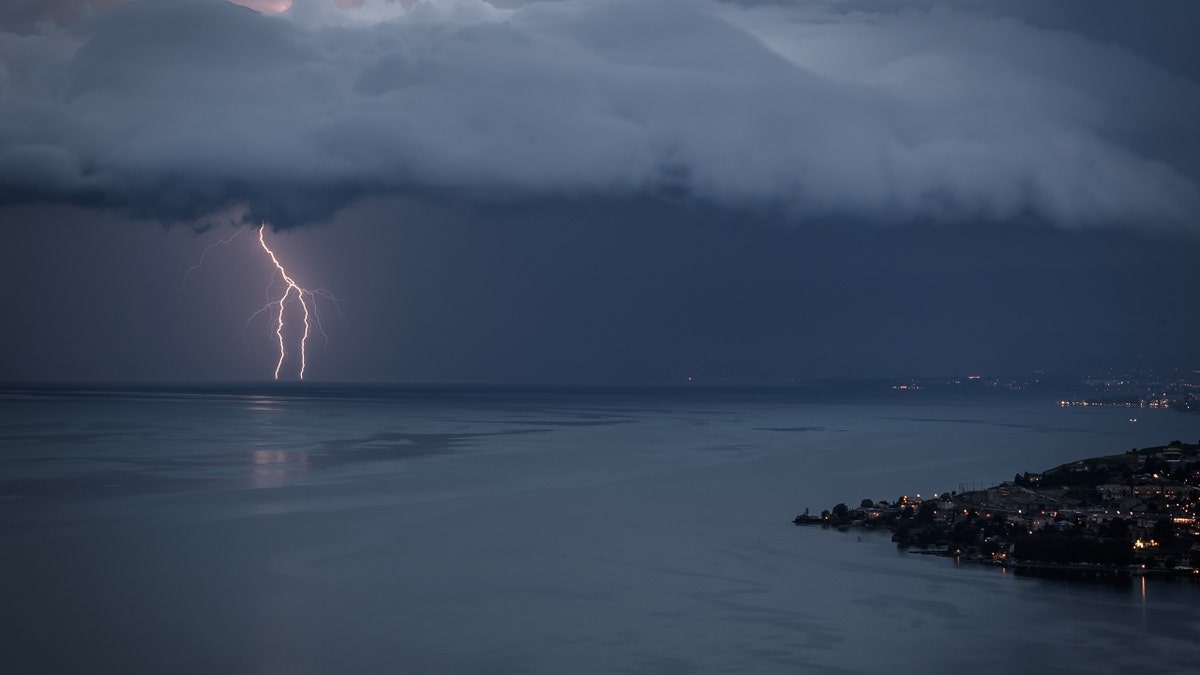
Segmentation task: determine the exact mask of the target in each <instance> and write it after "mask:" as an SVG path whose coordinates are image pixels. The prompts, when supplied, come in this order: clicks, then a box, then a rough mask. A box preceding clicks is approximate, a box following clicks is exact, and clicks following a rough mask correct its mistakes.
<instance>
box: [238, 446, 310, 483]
mask: <svg viewBox="0 0 1200 675" xmlns="http://www.w3.org/2000/svg"><path fill="white" fill-rule="evenodd" d="M250 456H251V458H252V461H253V462H254V468H253V470H252V471H251V472H250V476H251V479H252V480H251V484H252V485H253V486H254V487H256V488H272V487H279V486H280V485H283V484H284V483H285V482H286V481H287V480H288V479H289V478H290V477H292V476H295V475H296V474H299V473H304V472H307V471H308V470H309V465H308V453H307V452H304V451H302V450H254V451H252V452H251V455H250Z"/></svg>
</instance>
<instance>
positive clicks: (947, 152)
mask: <svg viewBox="0 0 1200 675" xmlns="http://www.w3.org/2000/svg"><path fill="white" fill-rule="evenodd" d="M0 59H2V61H0V202H5V203H15V202H28V201H52V202H64V203H75V204H85V205H103V206H110V207H118V208H123V209H129V210H131V211H133V212H135V213H139V214H142V215H147V216H151V217H156V218H161V219H164V220H194V219H197V218H202V217H205V216H210V215H212V214H214V213H219V212H224V211H227V210H229V209H231V208H235V207H241V208H242V211H241V213H243V214H244V215H245V217H247V218H249V219H252V220H259V219H266V220H269V221H271V222H272V223H274V224H276V225H278V226H288V225H295V224H301V223H310V222H318V221H320V220H322V219H324V218H326V217H328V216H329V215H330V214H331V213H333V212H334V211H336V210H337V209H338V208H340V207H342V206H345V205H347V204H349V203H350V202H352V201H354V200H357V199H360V198H363V197H368V196H376V195H390V194H414V193H437V194H447V195H453V196H454V197H455V198H463V199H477V200H511V199H518V200H525V199H541V198H545V197H552V198H574V197H582V198H596V197H600V198H607V197H616V198H628V197H638V196H644V195H659V196H663V197H665V198H668V199H678V200H687V201H696V202H701V203H711V204H715V205H720V206H724V207H731V208H749V209H768V210H772V211H776V212H778V213H779V214H781V216H782V217H783V218H786V219H792V220H797V221H803V220H813V219H817V220H830V219H834V220H854V221H871V222H930V221H934V222H943V223H959V222H961V223H969V222H980V221H983V222H1007V221H1037V222H1046V223H1050V224H1053V225H1058V226H1063V227H1090V226H1104V227H1108V226H1126V227H1151V228H1165V229H1176V230H1192V229H1195V228H1196V226H1197V225H1200V222H1198V220H1197V216H1198V215H1200V191H1198V190H1197V180H1196V179H1197V176H1196V162H1197V158H1196V148H1195V147H1194V145H1195V143H1194V141H1188V140H1186V139H1190V138H1191V137H1192V136H1193V135H1194V134H1193V132H1192V126H1193V124H1194V119H1197V118H1200V103H1198V101H1200V93H1198V89H1197V86H1196V85H1195V84H1194V83H1192V82H1190V81H1189V80H1187V79H1183V78H1181V77H1177V76H1173V75H1171V74H1168V73H1167V72H1165V71H1163V70H1160V69H1158V68H1157V67H1156V66H1154V65H1152V64H1151V63H1150V62H1148V61H1146V60H1143V59H1142V58H1140V57H1139V56H1138V55H1137V54H1135V53H1133V52H1132V51H1129V50H1126V49H1122V48H1118V47H1114V46H1111V45H1105V44H1100V43H1097V42H1093V41H1089V40H1088V39H1086V38H1084V37H1082V36H1080V35H1078V34H1074V33H1072V32H1070V31H1067V30H1046V29H1041V28H1037V27H1034V26H1031V25H1030V24H1027V23H1024V22H1022V21H1020V20H1018V19H1015V18H1006V17H1003V16H997V15H995V14H985V13H981V12H972V11H961V10H947V9H938V8H935V9H929V10H926V9H910V10H907V11H900V12H894V11H893V12H887V11H883V10H878V11H846V10H845V8H842V7H838V6H837V3H819V4H814V5H811V6H810V5H799V6H791V5H787V6H773V5H765V6H751V7H746V6H740V5H733V4H718V3H709V2H685V1H677V2H645V1H644V0H636V1H629V2H625V1H620V0H602V1H601V0H597V1H591V0H578V1H567V2H555V3H534V4H528V5H523V6H520V7H516V8H513V9H497V8H495V7H493V6H491V5H488V4H485V3H482V2H478V1H477V0H457V1H448V0H444V1H441V2H421V3H416V4H415V5H414V4H413V3H406V4H397V3H382V4H375V5H373V4H370V3H368V4H367V5H366V6H365V7H362V8H359V9H358V10H355V11H353V12H337V11H334V10H333V9H332V8H331V7H329V6H327V3H320V4H318V3H315V2H311V3H306V2H297V3H294V5H293V7H292V9H291V10H290V11H288V12H286V13H284V14H281V15H277V16H265V15H262V14H258V13H256V12H253V11H250V10H248V9H245V8H242V7H238V6H235V5H231V4H225V3H222V2H213V1H211V0H208V1H203V0H194V1H173V2H161V1H160V2H132V3H129V4H127V5H123V6H120V7H117V8H114V9H110V10H106V11H102V12H98V13H96V14H95V15H94V16H92V17H91V18H89V19H88V20H86V21H84V22H83V23H81V24H79V25H77V26H74V27H71V28H65V29H53V30H51V29H46V30H45V31H43V32H41V33H38V34H33V35H16V34H12V33H2V34H0ZM1189 143H1191V144H1192V145H1189Z"/></svg>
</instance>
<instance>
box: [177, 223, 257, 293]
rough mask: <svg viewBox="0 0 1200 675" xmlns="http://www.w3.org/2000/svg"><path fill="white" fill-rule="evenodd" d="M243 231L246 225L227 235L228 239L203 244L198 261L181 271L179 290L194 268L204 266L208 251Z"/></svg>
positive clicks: (226, 242)
mask: <svg viewBox="0 0 1200 675" xmlns="http://www.w3.org/2000/svg"><path fill="white" fill-rule="evenodd" d="M245 231H246V226H245V225H243V226H242V227H241V229H239V230H238V231H237V232H234V233H233V234H231V235H229V238H228V239H222V240H221V241H218V242H216V243H213V244H209V245H208V246H205V247H204V252H203V253H201V254H200V261H199V262H197V263H196V264H195V265H192V266H191V267H189V268H188V271H186V272H184V273H183V281H181V282H179V290H181V291H182V290H183V287H184V286H186V285H187V280H188V277H189V276H191V274H192V272H195V271H196V270H198V269H200V268H201V267H204V259H205V258H206V257H208V252H209V251H211V250H213V249H214V248H216V247H218V246H224V245H226V244H228V243H229V242H231V241H233V240H234V239H237V237H238V235H239V234H241V233H243V232H245Z"/></svg>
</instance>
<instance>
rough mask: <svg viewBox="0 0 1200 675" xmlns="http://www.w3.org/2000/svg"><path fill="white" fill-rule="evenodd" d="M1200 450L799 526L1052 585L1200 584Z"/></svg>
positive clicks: (804, 519)
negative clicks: (998, 568) (1062, 581)
mask: <svg viewBox="0 0 1200 675" xmlns="http://www.w3.org/2000/svg"><path fill="white" fill-rule="evenodd" d="M1198 511H1200V444H1189V443H1184V442H1182V441H1178V440H1176V441H1171V442H1170V443H1169V444H1167V445H1163V446H1155V447H1148V448H1142V449H1136V448H1135V449H1132V450H1129V451H1128V452H1125V453H1122V454H1118V455H1109V456H1103V457H1092V458H1088V459H1081V460H1078V461H1074V462H1070V463H1067V464H1063V465H1061V466H1057V467H1054V468H1052V469H1048V470H1046V471H1043V472H1040V473H1029V472H1023V473H1019V474H1016V475H1015V476H1013V479H1012V480H1011V481H1005V482H1003V483H1001V484H999V485H995V486H992V487H989V488H986V489H983V490H972V491H964V492H943V493H941V494H937V495H930V496H927V497H922V496H921V495H901V496H900V497H898V498H897V499H895V500H894V501H874V500H871V499H863V500H862V501H861V502H860V503H859V504H858V505H857V506H856V507H850V506H847V505H846V504H844V503H843V504H837V505H836V506H833V507H832V508H830V509H827V510H824V511H822V512H821V513H820V514H818V515H812V514H809V513H808V511H807V510H806V511H805V512H804V513H803V514H801V515H799V516H796V518H795V519H794V520H793V522H794V523H795V524H796V525H816V526H821V527H833V528H838V529H848V528H865V529H884V530H890V531H891V532H892V540H893V541H895V542H896V543H897V544H899V545H900V546H902V547H906V548H907V549H908V550H910V551H913V552H919V553H929V554H935V555H943V556H952V557H955V558H957V559H959V560H961V561H964V562H976V563H982V564H991V565H1002V566H1005V567H1009V568H1014V569H1016V570H1017V571H1019V572H1027V573H1030V574H1040V575H1045V576H1071V577H1099V578H1128V577H1131V576H1138V575H1144V576H1172V577H1180V576H1183V577H1191V578H1193V579H1197V580H1200V523H1198V521H1197V514H1198Z"/></svg>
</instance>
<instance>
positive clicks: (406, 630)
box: [0, 388, 1200, 673]
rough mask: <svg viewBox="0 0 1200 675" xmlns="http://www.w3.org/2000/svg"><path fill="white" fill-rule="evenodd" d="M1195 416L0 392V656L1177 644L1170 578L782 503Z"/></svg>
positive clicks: (998, 472) (802, 651)
mask: <svg viewBox="0 0 1200 675" xmlns="http://www.w3.org/2000/svg"><path fill="white" fill-rule="evenodd" d="M833 400H836V402H830V401H833ZM1130 417H1137V418H1138V421H1137V422H1136V423H1133V422H1130ZM1197 436H1200V418H1198V417H1195V416H1189V415H1184V414H1181V413H1174V412H1169V411H1152V410H1138V411H1133V413H1132V414H1131V412H1130V411H1128V410H1115V409H1095V408H1092V409H1087V410H1084V409H1079V408H1075V409H1060V408H1058V407H1057V406H1056V405H1055V404H1054V403H1053V402H1052V401H1047V400H1043V399H1038V398H1018V397H1014V396H1009V397H992V398H975V399H969V400H955V399H949V398H929V397H926V398H923V399H913V398H904V397H895V398H889V397H873V398H867V397H857V398H856V397H853V396H846V395H839V396H837V397H831V396H826V395H822V393H821V392H813V391H804V392H801V391H785V390H773V391H772V390H757V391H754V390H740V391H739V390H725V391H686V390H673V391H670V390H662V391H650V392H646V391H641V392H639V391H633V390H624V391H619V390H600V391H585V390H571V391H566V390H563V391H541V392H538V391H532V390H529V391H515V392H514V391H510V392H505V391H500V390H468V389H426V390H415V389H413V390H385V389H362V390H356V389H346V388H340V389H327V390H320V389H310V388H304V389H273V388H268V389H260V390H255V389H250V388H235V389H227V390H220V389H206V390H190V391H182V392H180V391H174V392H172V391H168V390H157V391H151V392H143V393H137V392H130V391H103V392H95V393H90V394H89V393H81V392H75V391H69V390H66V389H52V390H36V391H28V390H27V391H17V390H12V389H10V390H6V391H5V390H0V647H2V651H0V653H2V654H3V657H0V658H2V659H3V663H4V665H3V668H2V670H3V671H4V672H11V673H85V672H86V673H98V672H114V673H410V672H411V673H422V672H430V673H450V672H459V673H498V672H541V673H564V672H573V673H578V672H595V673H610V672H662V673H686V672H721V671H728V672H756V673H764V672H786V673H795V672H813V673H829V672H863V673H876V672H916V671H924V672H930V671H938V670H941V669H947V668H950V669H962V670H964V671H965V672H974V673H994V672H1012V671H1013V669H1014V668H1020V669H1021V670H1022V671H1026V672H1049V671H1064V672H1092V673H1128V672H1135V671H1143V670H1146V669H1150V670H1151V671H1153V672H1159V673H1164V672H1180V673H1182V672H1194V668H1195V664H1196V663H1200V588H1198V587H1196V586H1195V585H1193V584H1190V583H1185V582H1169V581H1157V580H1150V581H1147V582H1145V583H1144V584H1143V583H1142V582H1141V581H1140V580H1138V581H1135V582H1134V583H1133V584H1132V585H1126V586H1104V585H1089V584H1082V583H1072V582H1063V581H1048V580H1037V579H1029V578H1021V577H1014V576H1012V575H1010V574H1005V573H1003V572H1002V571H1000V570H995V569H990V568H975V567H964V568H956V567H955V566H954V563H953V562H952V561H950V560H945V559H940V558H927V557H922V556H915V555H906V554H903V553H898V552H897V550H896V548H895V547H894V546H893V545H892V544H891V543H890V542H889V541H888V540H887V537H886V536H871V535H866V534H862V533H854V532H851V533H845V534H843V533H836V532H828V531H821V530H819V529H809V528H797V527H794V526H792V525H791V524H790V523H789V520H790V519H791V518H792V517H793V516H794V515H795V514H796V513H798V512H800V511H801V510H803V509H804V508H805V507H810V508H812V509H813V510H814V511H818V510H820V509H821V508H824V507H828V506H830V505H832V504H834V503H836V502H838V501H845V502H847V503H857V502H858V501H859V500H860V499H862V498H863V497H871V498H875V499H894V498H895V497H897V496H899V495H900V494H902V493H904V492H910V493H911V492H933V491H942V490H947V489H958V488H959V486H960V484H961V483H964V482H966V483H969V482H976V483H979V484H982V483H994V482H998V481H1000V480H1004V479H1005V478H1010V477H1011V476H1012V474H1013V473H1015V472H1017V471H1023V470H1039V469H1042V468H1047V467H1049V466H1053V465H1056V464H1059V463H1062V462H1064V461H1068V460H1071V459H1077V458H1079V457H1083V456H1088V455H1094V454H1104V453H1111V452H1121V451H1123V450H1127V449H1129V448H1131V447H1134V446H1145V445H1152V444H1160V443H1165V442H1167V441H1170V440H1173V439H1175V438H1183V439H1195V438H1196V437H1197ZM943 672H945V671H943Z"/></svg>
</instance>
